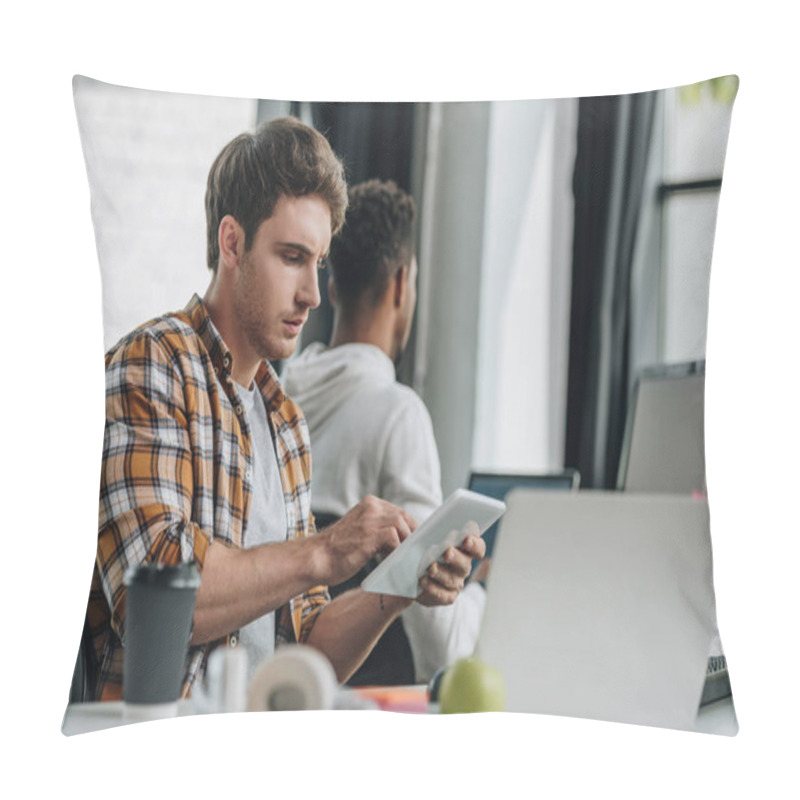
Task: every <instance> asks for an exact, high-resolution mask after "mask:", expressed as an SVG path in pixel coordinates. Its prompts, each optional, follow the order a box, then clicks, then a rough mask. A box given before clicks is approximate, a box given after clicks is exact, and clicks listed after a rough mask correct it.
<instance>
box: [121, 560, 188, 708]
mask: <svg viewBox="0 0 800 800" xmlns="http://www.w3.org/2000/svg"><path fill="white" fill-rule="evenodd" d="M199 585H200V573H199V572H198V570H197V566H196V565H195V564H194V563H185V564H176V565H169V564H141V565H139V566H137V567H131V568H130V569H129V570H128V571H127V572H126V573H125V586H126V592H127V599H126V607H125V636H124V639H123V653H124V662H123V672H122V699H123V701H124V704H125V705H124V716H125V718H126V719H128V720H131V721H132V720H137V719H142V720H143V719H157V718H160V717H172V716H175V715H176V714H177V711H178V698H179V697H180V692H181V683H182V681H183V675H184V668H185V663H186V654H187V651H188V649H189V639H190V638H191V633H192V618H193V617H194V604H195V598H196V596H197V587H198V586H199Z"/></svg>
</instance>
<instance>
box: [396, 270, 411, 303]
mask: <svg viewBox="0 0 800 800" xmlns="http://www.w3.org/2000/svg"><path fill="white" fill-rule="evenodd" d="M408 274H409V271H408V265H407V264H406V265H404V266H402V267H400V269H398V270H397V272H395V273H394V281H393V285H392V289H393V293H394V297H393V300H394V307H395V308H400V307H401V306H402V305H403V302H404V301H405V298H406V292H407V291H408Z"/></svg>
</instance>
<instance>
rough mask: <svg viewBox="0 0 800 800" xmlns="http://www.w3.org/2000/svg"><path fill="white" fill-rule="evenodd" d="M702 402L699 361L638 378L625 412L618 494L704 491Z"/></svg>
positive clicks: (655, 370)
mask: <svg viewBox="0 0 800 800" xmlns="http://www.w3.org/2000/svg"><path fill="white" fill-rule="evenodd" d="M704 400H705V364H704V362H702V361H698V362H692V363H688V364H673V365H668V366H664V367H658V368H651V369H647V370H643V371H642V372H641V373H640V374H639V376H638V378H637V381H636V385H635V387H634V390H633V394H632V399H631V404H630V408H629V412H628V420H627V427H626V431H625V440H624V442H623V448H622V457H621V459H620V468H619V474H618V480H617V488H618V489H620V490H624V491H629V492H669V493H675V494H692V493H693V492H704V491H705V488H706V474H705V473H706V465H705V446H704V423H703V413H704Z"/></svg>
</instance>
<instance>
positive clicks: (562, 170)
mask: <svg viewBox="0 0 800 800" xmlns="http://www.w3.org/2000/svg"><path fill="white" fill-rule="evenodd" d="M490 113H491V124H490V135H489V145H488V154H487V155H488V159H487V172H488V175H487V200H486V213H485V217H484V220H483V226H484V247H483V256H482V264H481V297H480V326H479V337H478V343H479V353H478V370H477V381H476V396H477V407H476V425H475V429H474V439H473V442H474V450H473V456H472V463H473V466H474V467H475V468H481V469H493V470H497V471H502V470H512V471H530V472H547V471H554V470H558V469H561V468H562V467H563V452H564V421H565V412H566V388H567V358H568V341H569V306H570V296H569V295H570V286H571V282H570V271H571V258H572V221H573V198H572V188H571V182H572V170H573V164H574V158H575V146H576V144H575V142H576V139H575V131H576V125H577V101H575V100H533V101H518V102H517V101H515V102H495V103H492V104H491V111H490Z"/></svg>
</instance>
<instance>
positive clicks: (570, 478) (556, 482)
mask: <svg viewBox="0 0 800 800" xmlns="http://www.w3.org/2000/svg"><path fill="white" fill-rule="evenodd" d="M579 482H580V476H579V474H578V472H577V471H576V470H572V469H570V470H564V471H563V472H554V473H547V474H541V475H514V474H501V473H493V472H473V473H472V474H471V475H470V476H469V486H468V487H467V488H468V489H469V490H470V491H473V492H478V493H479V494H485V495H487V496H488V497H493V498H495V500H503V501H505V498H506V495H507V494H508V492H510V491H511V490H512V489H517V488H523V489H577V488H578V484H579ZM498 524H499V523H497V522H495V523H494V525H492V526H491V527H490V528H489V529H488V530H487V531H486V533H484V534H483V540H484V541H485V542H486V555H487V556H491V554H492V551H493V550H494V542H495V537H496V536H497V527H498Z"/></svg>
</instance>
